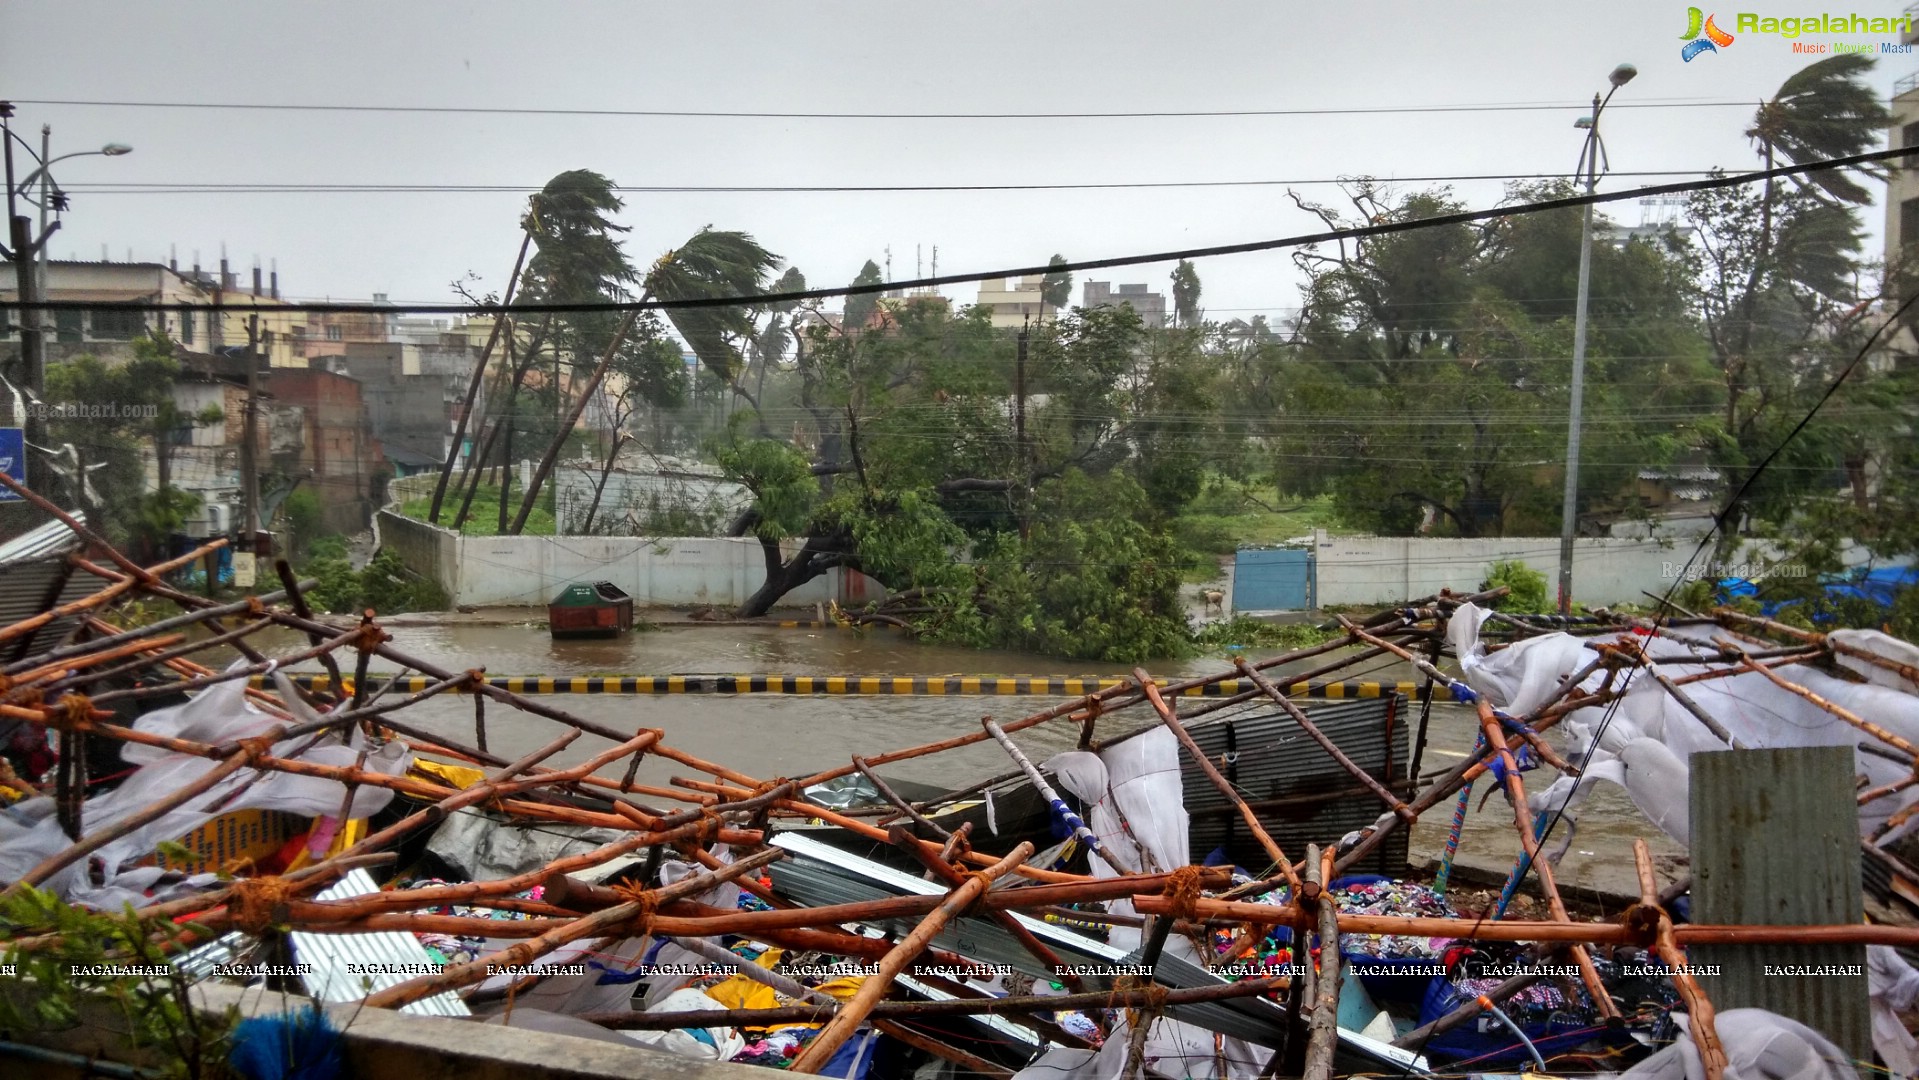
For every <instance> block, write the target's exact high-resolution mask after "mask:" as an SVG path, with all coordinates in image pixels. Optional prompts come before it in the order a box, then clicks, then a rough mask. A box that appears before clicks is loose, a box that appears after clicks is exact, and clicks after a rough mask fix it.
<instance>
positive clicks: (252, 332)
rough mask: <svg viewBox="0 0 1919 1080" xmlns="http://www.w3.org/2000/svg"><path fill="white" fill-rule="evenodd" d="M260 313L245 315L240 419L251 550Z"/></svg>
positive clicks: (255, 515) (256, 528)
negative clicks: (243, 390)
mask: <svg viewBox="0 0 1919 1080" xmlns="http://www.w3.org/2000/svg"><path fill="white" fill-rule="evenodd" d="M259 416H260V316H258V315H248V316H247V406H246V412H245V413H244V414H242V417H241V421H240V431H241V436H240V438H241V442H240V493H241V496H240V497H241V498H242V499H244V500H245V501H246V507H247V512H246V521H245V526H244V527H245V529H246V543H245V545H244V546H242V547H241V549H240V550H242V551H253V550H254V549H255V546H256V545H257V544H258V543H259V539H258V538H259V535H260V463H259V461H258V460H257V458H258V445H259V442H258V440H259V431H260V420H259Z"/></svg>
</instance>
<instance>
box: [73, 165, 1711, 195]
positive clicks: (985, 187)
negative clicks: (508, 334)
mask: <svg viewBox="0 0 1919 1080" xmlns="http://www.w3.org/2000/svg"><path fill="white" fill-rule="evenodd" d="M1711 174H1712V170H1711V169H1650V170H1642V171H1638V172H1614V173H1611V174H1609V175H1612V176H1710V175H1711ZM1565 175H1566V174H1565V173H1537V172H1536V173H1466V174H1459V175H1452V176H1373V175H1370V174H1358V175H1354V176H1337V177H1314V178H1309V179H1299V180H1128V181H1112V182H1106V183H1061V184H811V185H808V184H705V185H700V184H614V185H612V190H614V191H618V192H622V193H626V194H638V195H677V194H695V195H764V194H797V195H818V194H836V193H856V194H857V193H865V194H874V193H907V194H911V193H915V192H941V191H1134V190H1157V189H1167V188H1229V187H1309V186H1323V185H1329V184H1346V183H1354V182H1357V181H1361V180H1373V181H1377V182H1380V183H1386V184H1439V183H1466V182H1472V181H1485V180H1557V179H1562V178H1564V177H1565ZM543 187H544V185H542V184H382V183H364V184H346V183H342V184H315V183H297V184H276V183H268V182H234V183H217V182H211V181H209V182H200V181H158V180H156V181H150V182H134V181H107V180H103V181H97V182H94V183H91V184H63V185H61V190H63V191H66V192H67V193H69V194H74V193H79V194H88V195H416V194H418V195H472V194H482V195H491V194H527V193H534V192H538V191H540V190H541V189H542V188H543Z"/></svg>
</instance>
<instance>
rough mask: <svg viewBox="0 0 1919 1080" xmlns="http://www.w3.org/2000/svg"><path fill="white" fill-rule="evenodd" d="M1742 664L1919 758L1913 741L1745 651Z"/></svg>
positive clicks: (1734, 649)
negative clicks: (1814, 691) (1821, 695)
mask: <svg viewBox="0 0 1919 1080" xmlns="http://www.w3.org/2000/svg"><path fill="white" fill-rule="evenodd" d="M1733 651H1734V652H1738V651H1739V650H1738V648H1737V647H1736V646H1735V647H1733ZM1740 665H1741V666H1742V667H1744V668H1745V669H1746V670H1748V671H1756V672H1758V673H1759V674H1761V675H1764V676H1765V677H1766V678H1767V679H1768V680H1769V681H1770V682H1771V683H1772V684H1773V685H1774V686H1777V687H1778V688H1779V689H1781V690H1784V691H1786V692H1787V693H1791V694H1797V695H1799V696H1800V697H1802V698H1805V699H1806V700H1807V701H1810V702H1812V703H1813V704H1814V705H1817V706H1818V707H1820V708H1821V709H1824V710H1825V711H1827V712H1829V713H1831V714H1832V715H1834V716H1836V717H1838V718H1839V719H1841V720H1844V721H1845V722H1846V723H1848V724H1851V725H1852V726H1853V727H1855V728H1858V729H1859V730H1860V731H1863V732H1865V733H1866V734H1868V735H1870V736H1872V737H1873V738H1875V739H1878V740H1879V741H1880V742H1882V743H1885V744H1886V745H1887V746H1890V747H1892V748H1893V749H1895V750H1897V751H1899V752H1900V753H1902V754H1905V755H1907V756H1908V757H1912V758H1919V746H1914V745H1913V744H1912V743H1911V742H1909V741H1907V740H1906V739H1904V738H1902V737H1900V736H1899V735H1897V734H1895V733H1894V732H1891V731H1888V730H1886V729H1885V728H1883V727H1881V726H1879V725H1878V724H1875V723H1873V722H1872V721H1870V720H1867V719H1866V718H1864V717H1862V716H1860V715H1859V714H1858V713H1855V712H1853V711H1852V710H1850V709H1848V708H1846V707H1845V706H1843V705H1839V704H1837V703H1835V702H1831V701H1827V700H1826V699H1825V698H1822V697H1820V696H1819V695H1818V694H1815V693H1813V692H1812V691H1811V690H1808V689H1806V688H1805V687H1803V686H1800V685H1799V684H1798V683H1795V682H1788V681H1787V680H1786V679H1784V678H1783V677H1781V676H1780V675H1779V673H1778V672H1776V671H1773V670H1772V669H1771V668H1768V667H1765V666H1763V665H1760V664H1757V663H1754V662H1753V660H1752V659H1751V658H1750V657H1747V656H1746V655H1745V654H1744V653H1740Z"/></svg>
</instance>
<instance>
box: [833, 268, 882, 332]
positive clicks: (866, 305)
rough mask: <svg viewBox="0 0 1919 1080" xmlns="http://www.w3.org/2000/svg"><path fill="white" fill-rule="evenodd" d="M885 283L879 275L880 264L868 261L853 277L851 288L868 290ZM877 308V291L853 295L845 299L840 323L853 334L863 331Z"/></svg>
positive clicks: (878, 296) (878, 303)
mask: <svg viewBox="0 0 1919 1080" xmlns="http://www.w3.org/2000/svg"><path fill="white" fill-rule="evenodd" d="M885 281H886V279H885V278H884V277H882V276H881V275H880V264H879V263H876V262H874V261H873V260H871V259H868V260H866V265H865V266H862V267H860V272H859V273H858V274H857V275H855V276H854V278H853V287H854V288H860V287H867V288H869V289H870V288H871V287H872V286H876V285H880V284H883V283H884V282H885ZM879 307H880V294H879V292H878V291H877V290H873V291H869V292H859V293H853V294H851V295H849V296H848V297H847V298H846V306H845V308H843V309H842V310H843V315H842V316H841V319H840V322H841V324H842V325H843V326H845V327H846V328H847V329H848V330H852V331H855V332H858V331H860V330H864V329H865V328H866V323H867V320H869V319H871V318H872V317H873V313H874V312H875V311H878V310H879Z"/></svg>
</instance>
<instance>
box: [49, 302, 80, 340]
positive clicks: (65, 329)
mask: <svg viewBox="0 0 1919 1080" xmlns="http://www.w3.org/2000/svg"><path fill="white" fill-rule="evenodd" d="M53 335H54V340H56V341H58V342H60V343H61V344H63V345H77V344H79V343H80V340H81V338H82V334H81V329H80V312H79V310H78V309H76V308H62V309H61V310H59V311H56V312H54V313H53Z"/></svg>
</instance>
